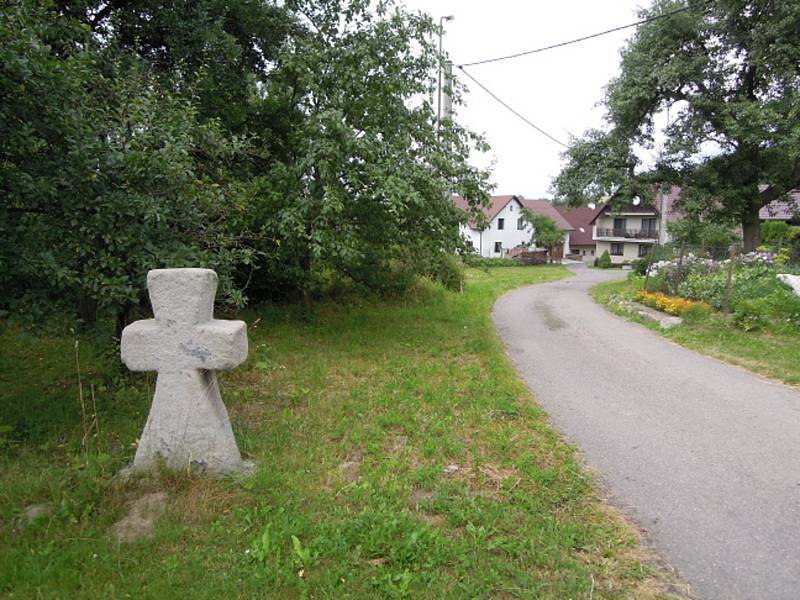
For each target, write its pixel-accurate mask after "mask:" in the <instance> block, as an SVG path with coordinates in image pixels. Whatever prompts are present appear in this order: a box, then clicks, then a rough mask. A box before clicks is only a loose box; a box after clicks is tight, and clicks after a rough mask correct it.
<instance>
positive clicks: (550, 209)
mask: <svg viewBox="0 0 800 600" xmlns="http://www.w3.org/2000/svg"><path fill="white" fill-rule="evenodd" d="M519 201H520V202H521V203H522V206H524V207H525V208H527V209H528V210H531V211H533V212H535V213H538V214H540V215H544V216H545V217H550V218H551V219H552V220H553V221H555V224H556V225H557V226H558V228H559V229H561V230H562V231H572V229H573V227H572V225H570V224H569V221H567V220H566V219H565V218H564V217H563V216H562V215H561V213H559V212H558V210H557V209H556V207H555V206H553V205H552V204H551V203H550V201H549V200H527V199H526V198H522V197H521V196H520V197H519Z"/></svg>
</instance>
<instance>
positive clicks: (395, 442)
mask: <svg viewBox="0 0 800 600" xmlns="http://www.w3.org/2000/svg"><path fill="white" fill-rule="evenodd" d="M407 445H408V438H407V437H406V436H404V435H396V436H394V438H393V439H392V443H391V444H390V445H389V447H388V449H387V452H388V453H389V454H390V455H392V456H396V455H398V454H400V453H401V452H402V451H403V450H404V449H405V447H406V446H407Z"/></svg>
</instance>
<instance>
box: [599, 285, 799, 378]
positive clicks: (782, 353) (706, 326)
mask: <svg viewBox="0 0 800 600" xmlns="http://www.w3.org/2000/svg"><path fill="white" fill-rule="evenodd" d="M641 285H642V281H641V279H627V280H622V281H610V282H606V283H601V284H600V285H598V286H596V287H595V288H594V289H593V290H592V294H593V295H594V298H595V300H597V301H598V302H599V303H601V304H604V305H606V306H607V307H609V308H610V309H611V310H612V311H614V312H615V313H617V314H620V315H622V316H626V317H628V318H630V319H632V320H637V321H640V322H644V321H643V320H642V319H639V318H638V317H634V316H632V315H630V313H628V312H626V311H625V310H624V309H623V308H621V307H619V306H618V305H615V304H613V303H609V302H610V299H611V297H612V296H613V295H616V296H617V297H619V298H625V299H629V300H631V299H633V296H634V294H635V293H636V291H637V290H639V289H641ZM645 325H647V326H648V327H650V328H651V329H653V330H654V331H657V332H658V333H660V334H661V335H663V336H664V337H666V338H669V339H670V340H672V341H673V342H675V343H677V344H680V345H682V346H686V347H687V348H691V349H692V350H696V351H698V352H700V353H702V354H706V355H708V356H713V357H714V358H718V359H720V360H723V361H726V362H729V363H732V364H734V365H738V366H740V367H744V368H745V369H749V370H750V371H753V372H755V373H759V374H761V375H765V376H767V377H770V378H772V379H776V380H779V381H782V382H784V383H787V384H789V385H795V386H798V385H800V335H798V334H797V333H796V332H792V331H789V330H786V331H782V332H775V331H760V332H759V331H744V330H742V329H739V328H738V327H736V326H734V325H733V324H732V323H731V322H730V321H728V320H726V319H725V318H723V317H722V316H719V315H716V316H712V317H711V318H709V319H703V320H700V321H695V322H684V323H683V324H682V325H679V326H678V327H674V328H672V329H667V330H663V329H661V328H660V327H658V325H657V324H655V323H653V322H650V321H648V322H646V323H645Z"/></svg>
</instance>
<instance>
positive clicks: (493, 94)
mask: <svg viewBox="0 0 800 600" xmlns="http://www.w3.org/2000/svg"><path fill="white" fill-rule="evenodd" d="M458 68H459V69H461V72H462V73H464V75H466V76H467V77H469V78H470V79H471V80H472V81H474V82H475V83H476V84H477V85H478V87H480V88H481V89H482V90H483V91H484V92H486V93H487V94H489V95H490V96H491V97H492V98H494V99H495V100H496V101H497V102H498V103H499V104H500V105H502V106H503V107H504V108H506V109H507V110H508V111H510V112H511V113H513V114H514V115H516V116H517V117H519V118H520V119H522V120H523V121H524V122H525V123H527V124H528V125H530V126H531V127H533V128H534V129H535V130H536V131H538V132H539V133H541V134H542V135H543V136H545V137H547V138H549V139H550V140H552V141H554V142H555V143H556V144H559V145H561V146H564V148H568V147H569V146H568V145H567V144H565V143H564V142H562V141H561V140H559V139H557V138H555V137H553V136H552V135H550V134H549V133H547V132H546V131H545V130H544V129H542V128H541V127H539V126H538V125H536V124H535V123H533V122H532V121H530V120H529V119H527V118H526V117H525V116H523V115H521V114H520V113H519V112H517V111H516V110H515V109H514V108H512V107H511V106H509V105H508V104H507V103H506V102H504V101H503V100H502V99H500V98H499V97H498V96H497V94H495V93H494V92H493V91H492V90H490V89H489V88H487V87H486V86H485V85H483V84H482V83H481V82H480V81H478V80H477V79H475V77H473V76H472V75H470V74H469V73H468V72H467V70H466V69H465V68H464V66H463V65H459V67H458Z"/></svg>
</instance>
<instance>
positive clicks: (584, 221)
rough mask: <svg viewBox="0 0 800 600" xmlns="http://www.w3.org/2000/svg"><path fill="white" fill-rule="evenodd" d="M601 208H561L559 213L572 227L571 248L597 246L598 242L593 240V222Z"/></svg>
mask: <svg viewBox="0 0 800 600" xmlns="http://www.w3.org/2000/svg"><path fill="white" fill-rule="evenodd" d="M601 210H602V207H601V208H588V207H581V208H569V209H566V208H559V209H558V212H559V213H560V214H561V215H562V216H563V217H564V219H566V220H567V222H568V223H569V224H570V225H571V226H572V229H573V231H572V232H571V233H570V234H569V245H570V246H595V245H597V242H595V241H594V240H593V239H592V221H593V220H594V218H595V216H596V215H597V213H599V212H600V211H601Z"/></svg>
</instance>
